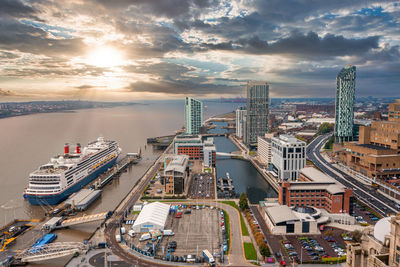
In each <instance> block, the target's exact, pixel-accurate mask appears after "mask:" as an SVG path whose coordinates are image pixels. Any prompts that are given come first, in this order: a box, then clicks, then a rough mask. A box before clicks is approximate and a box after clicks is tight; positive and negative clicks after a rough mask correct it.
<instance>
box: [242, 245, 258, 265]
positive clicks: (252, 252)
mask: <svg viewBox="0 0 400 267" xmlns="http://www.w3.org/2000/svg"><path fill="white" fill-rule="evenodd" d="M243 247H244V255H245V256H246V260H253V261H256V260H257V252H256V249H255V248H254V246H253V243H247V242H244V243H243Z"/></svg>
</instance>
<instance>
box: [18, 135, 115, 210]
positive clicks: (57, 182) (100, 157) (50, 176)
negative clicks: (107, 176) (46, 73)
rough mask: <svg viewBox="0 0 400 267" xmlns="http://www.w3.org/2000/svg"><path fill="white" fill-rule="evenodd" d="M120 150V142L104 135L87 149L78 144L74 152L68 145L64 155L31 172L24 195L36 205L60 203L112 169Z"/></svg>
mask: <svg viewBox="0 0 400 267" xmlns="http://www.w3.org/2000/svg"><path fill="white" fill-rule="evenodd" d="M120 153H121V149H120V147H119V146H118V144H117V142H115V141H108V140H105V139H104V138H103V137H99V138H98V139H97V140H96V141H93V142H90V143H89V144H88V145H87V146H86V147H84V148H83V149H82V148H81V146H80V144H77V145H76V149H75V151H74V152H72V153H70V147H69V144H65V146H64V154H63V155H58V156H56V157H53V158H52V159H51V160H50V162H49V163H47V164H45V165H42V166H40V167H39V168H38V169H37V170H35V171H34V172H32V173H31V174H30V175H29V186H28V188H27V189H26V190H25V192H24V197H25V198H27V199H28V200H29V203H31V204H32V205H55V204H58V203H60V202H61V201H63V200H65V199H66V198H68V196H70V195H71V194H72V193H74V192H76V191H78V190H80V189H81V188H82V187H84V186H86V185H87V184H88V183H90V182H91V181H93V180H94V179H96V178H97V177H98V176H99V175H100V174H102V173H103V172H105V171H106V170H107V169H108V168H110V167H111V166H112V165H113V164H114V163H115V161H116V160H117V158H118V156H119V154H120Z"/></svg>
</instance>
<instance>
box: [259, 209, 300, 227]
mask: <svg viewBox="0 0 400 267" xmlns="http://www.w3.org/2000/svg"><path fill="white" fill-rule="evenodd" d="M266 212H267V213H268V214H269V217H270V218H271V220H272V221H273V223H274V224H275V225H276V224H278V223H281V222H286V221H298V220H299V218H298V217H297V216H296V215H295V214H294V212H293V210H292V209H291V208H289V207H288V206H286V205H282V206H274V207H269V208H266Z"/></svg>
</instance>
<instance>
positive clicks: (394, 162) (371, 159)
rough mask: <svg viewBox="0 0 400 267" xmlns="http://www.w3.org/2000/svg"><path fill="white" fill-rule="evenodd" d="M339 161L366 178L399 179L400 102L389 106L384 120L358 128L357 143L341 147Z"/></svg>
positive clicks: (397, 101)
mask: <svg viewBox="0 0 400 267" xmlns="http://www.w3.org/2000/svg"><path fill="white" fill-rule="evenodd" d="M343 148H344V150H343V151H341V152H339V153H338V158H339V161H341V162H343V163H344V164H345V165H347V166H348V167H350V168H351V169H353V170H355V171H358V172H360V173H362V174H364V175H366V176H368V177H370V178H378V179H382V180H393V179H395V180H396V179H399V178H400V100H396V102H395V103H392V104H390V105H389V117H388V121H373V122H372V123H371V125H370V126H361V127H360V133H359V141H358V143H357V142H347V143H344V144H343Z"/></svg>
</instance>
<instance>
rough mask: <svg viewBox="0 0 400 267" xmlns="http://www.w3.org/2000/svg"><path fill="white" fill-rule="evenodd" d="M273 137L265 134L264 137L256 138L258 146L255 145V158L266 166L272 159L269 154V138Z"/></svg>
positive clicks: (270, 143) (270, 145)
mask: <svg viewBox="0 0 400 267" xmlns="http://www.w3.org/2000/svg"><path fill="white" fill-rule="evenodd" d="M272 137H274V134H272V133H270V134H265V135H264V136H259V137H258V139H257V140H258V142H257V143H258V145H257V156H258V160H259V161H260V162H261V163H262V164H264V165H266V166H268V164H270V163H271V158H272V153H271V147H272V141H271V138H272Z"/></svg>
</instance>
